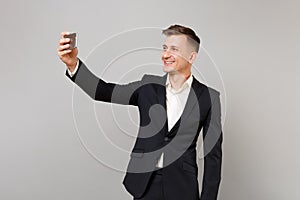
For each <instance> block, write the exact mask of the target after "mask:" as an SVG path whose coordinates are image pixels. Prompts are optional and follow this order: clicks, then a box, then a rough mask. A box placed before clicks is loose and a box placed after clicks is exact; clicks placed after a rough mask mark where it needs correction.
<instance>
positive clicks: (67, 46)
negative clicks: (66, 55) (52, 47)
mask: <svg viewBox="0 0 300 200" xmlns="http://www.w3.org/2000/svg"><path fill="white" fill-rule="evenodd" d="M69 47H70V44H65V45H60V46H59V47H58V51H64V50H67V49H68V48H69Z"/></svg>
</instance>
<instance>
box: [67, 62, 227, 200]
mask: <svg viewBox="0 0 300 200" xmlns="http://www.w3.org/2000/svg"><path fill="white" fill-rule="evenodd" d="M79 62H80V63H79V69H78V71H77V73H76V74H75V75H74V76H73V77H70V76H69V75H68V73H66V75H67V76H68V77H69V78H70V79H71V80H72V81H74V82H75V83H76V84H77V85H78V86H79V87H80V88H82V89H83V90H84V91H85V92H86V93H87V94H88V95H89V96H90V97H91V98H93V99H94V100H97V101H104V102H111V103H118V104H124V105H134V106H137V107H138V109H139V115H140V128H139V132H138V137H137V139H136V141H135V144H134V147H133V150H132V153H131V155H130V156H131V157H130V161H129V164H128V167H127V172H126V175H125V177H124V180H123V184H124V186H125V188H126V189H127V191H128V192H129V193H130V194H132V195H133V196H134V197H135V198H140V197H142V196H143V194H144V193H145V191H146V190H147V186H148V184H149V180H150V177H151V174H152V173H153V171H154V170H155V165H156V163H157V160H158V158H159V157H160V155H161V153H162V152H164V167H163V169H162V173H163V187H164V194H165V196H166V197H167V199H172V200H183V199H185V200H198V199H199V196H200V199H201V200H216V199H217V194H218V188H219V184H220V180H221V161H222V149H221V144H222V129H221V107H220V98H219V92H217V91H216V90H214V89H212V88H209V87H207V86H206V85H204V84H202V83H200V82H199V81H197V79H196V78H195V77H193V82H192V87H191V90H190V93H189V96H188V99H187V103H186V105H185V107H184V110H183V113H182V115H181V117H180V119H179V120H178V121H177V123H176V124H175V125H174V126H173V127H172V129H171V130H170V131H168V123H167V115H166V87H165V83H166V77H167V75H164V76H162V77H160V76H153V75H144V76H143V78H142V79H141V80H139V81H135V82H131V83H129V84H125V85H120V84H115V83H107V82H105V81H103V80H102V79H99V78H98V77H96V76H95V75H94V74H92V73H91V72H90V71H89V70H88V68H87V67H86V66H85V64H84V63H83V62H82V61H81V60H79ZM202 128H203V135H202V137H203V151H202V153H203V155H204V172H203V182H202V191H201V195H199V190H198V187H199V186H198V179H197V178H198V167H197V163H196V159H197V156H196V144H197V141H198V136H199V133H200V131H201V129H202Z"/></svg>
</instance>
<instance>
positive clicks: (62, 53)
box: [58, 49, 72, 57]
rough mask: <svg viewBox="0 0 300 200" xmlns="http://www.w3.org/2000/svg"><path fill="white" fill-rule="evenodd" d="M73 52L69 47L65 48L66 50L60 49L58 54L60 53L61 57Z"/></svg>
mask: <svg viewBox="0 0 300 200" xmlns="http://www.w3.org/2000/svg"><path fill="white" fill-rule="evenodd" d="M71 52H72V50H71V49H67V50H64V51H59V52H58V55H59V56H60V57H62V56H64V55H66V54H69V53H71Z"/></svg>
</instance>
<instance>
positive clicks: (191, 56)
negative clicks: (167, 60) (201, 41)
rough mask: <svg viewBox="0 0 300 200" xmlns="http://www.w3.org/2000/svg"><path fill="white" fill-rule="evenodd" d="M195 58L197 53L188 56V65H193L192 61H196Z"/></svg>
mask: <svg viewBox="0 0 300 200" xmlns="http://www.w3.org/2000/svg"><path fill="white" fill-rule="evenodd" d="M197 56H198V53H197V52H195V51H193V52H192V53H191V54H190V56H189V60H188V61H189V63H191V64H193V63H194V61H195V60H196V58H197Z"/></svg>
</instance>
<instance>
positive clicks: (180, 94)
mask: <svg viewBox="0 0 300 200" xmlns="http://www.w3.org/2000/svg"><path fill="white" fill-rule="evenodd" d="M192 82H193V76H192V75H190V77H189V78H188V79H187V80H186V81H185V82H184V83H183V84H182V86H181V87H180V88H179V89H178V90H175V89H173V88H172V85H171V82H170V79H169V74H168V76H167V81H166V105H167V118H168V131H170V130H171V129H172V127H173V126H174V125H175V124H176V122H177V121H178V120H179V118H180V116H181V114H182V112H183V109H184V107H185V104H186V102H187V98H188V95H189V92H190V90H191V86H192ZM163 157H164V153H162V154H161V156H160V158H159V159H158V162H157V164H156V167H158V168H162V167H163Z"/></svg>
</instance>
